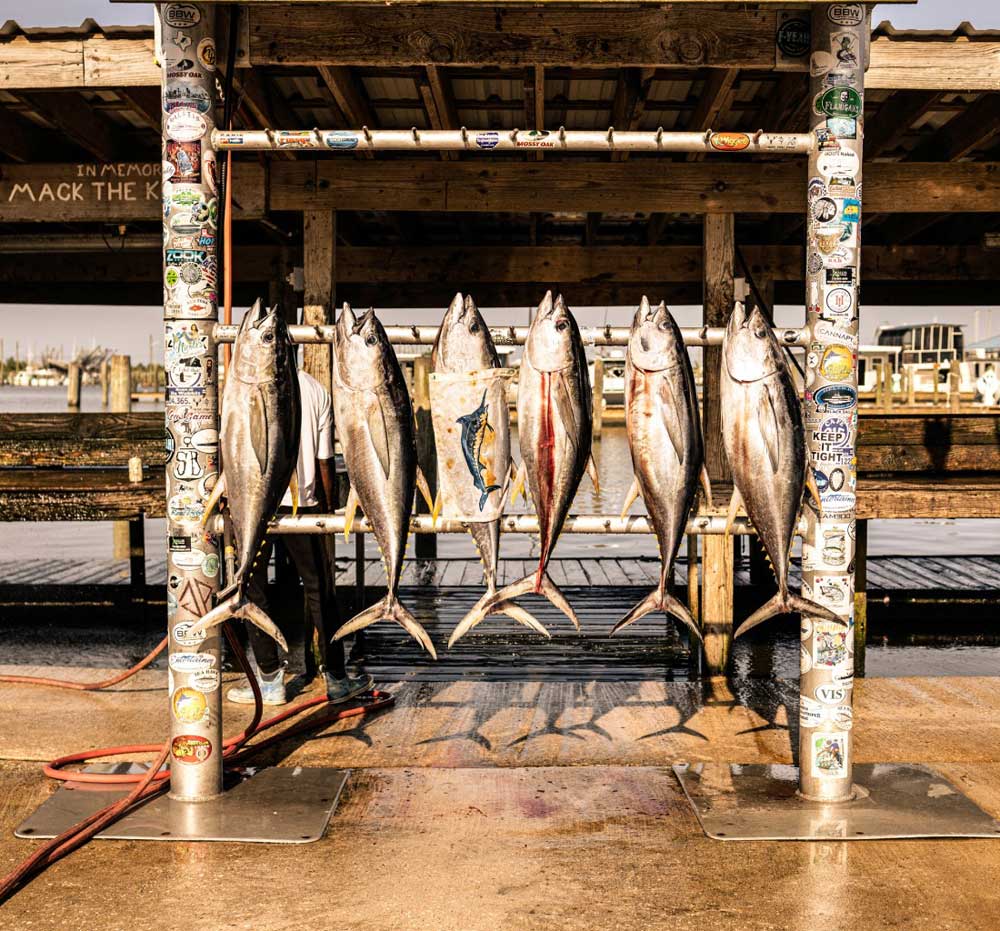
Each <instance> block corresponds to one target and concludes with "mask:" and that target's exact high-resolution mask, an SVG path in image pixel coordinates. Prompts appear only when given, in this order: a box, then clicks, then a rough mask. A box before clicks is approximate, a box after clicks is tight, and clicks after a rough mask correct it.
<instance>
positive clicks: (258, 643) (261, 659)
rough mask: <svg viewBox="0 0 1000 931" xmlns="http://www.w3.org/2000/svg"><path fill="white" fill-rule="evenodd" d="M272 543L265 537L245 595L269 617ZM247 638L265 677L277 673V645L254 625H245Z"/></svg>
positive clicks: (279, 663) (278, 661) (279, 660)
mask: <svg viewBox="0 0 1000 931" xmlns="http://www.w3.org/2000/svg"><path fill="white" fill-rule="evenodd" d="M271 549H272V543H271V541H270V540H268V539H267V538H266V537H265V538H264V545H263V547H261V551H260V555H259V556H258V557H257V562H256V564H255V566H254V569H253V572H252V573H251V575H250V582H249V584H248V585H247V595H248V596H249V597H250V600H251V601H252V602H253V603H254V604H255V605H257V607H258V608H260V609H261V610H263V611H264V612H266V613H267V615H268V616H269V617H270V614H271V610H270V607H269V605H268V603H267V564H268V563H269V562H270V561H271ZM246 630H247V636H248V637H249V639H250V645H251V646H252V647H253V655H254V659H256V660H257V666H258V668H259V669H260V671H261V672H262V673H263V674H264V675H265V676H270V675H272V674H273V673H275V672H277V670H278V668H279V667H280V666H281V659H280V658H279V656H278V644H277V643H275V642H274V640H272V639H271V638H270V637H269V636H268V635H267V634H265V633H264V631H262V630H261V629H260V628H259V627H257V625H256V624H247V625H246Z"/></svg>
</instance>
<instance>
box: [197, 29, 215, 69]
mask: <svg viewBox="0 0 1000 931" xmlns="http://www.w3.org/2000/svg"><path fill="white" fill-rule="evenodd" d="M198 61H200V62H201V64H202V66H203V67H204V69H205V70H206V71H215V39H213V38H212V37H211V36H205V38H204V39H202V40H201V41H200V42H199V43H198Z"/></svg>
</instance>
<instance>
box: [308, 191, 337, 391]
mask: <svg viewBox="0 0 1000 931" xmlns="http://www.w3.org/2000/svg"><path fill="white" fill-rule="evenodd" d="M303 236H304V240H303V257H302V275H303V279H304V285H305V292H304V295H303V301H302V322H303V323H304V324H306V325H307V326H319V325H321V324H326V323H331V322H332V319H333V310H332V309H333V300H334V297H333V288H334V270H335V268H336V265H335V262H336V255H335V243H336V238H337V214H336V213H335V212H334V211H333V210H307V211H306V212H305V215H304V218H303ZM302 368H303V369H305V371H306V372H308V373H309V374H310V375H312V377H313V378H315V379H316V381H318V382H319V383H320V384H321V385H323V386H324V387H325V388H326V389H327V390H328V391H330V390H332V387H333V386H332V382H331V381H330V347H329V346H328V345H326V344H325V343H319V344H312V345H307V346H305V347H303V353H302Z"/></svg>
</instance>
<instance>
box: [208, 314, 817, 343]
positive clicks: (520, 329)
mask: <svg viewBox="0 0 1000 931" xmlns="http://www.w3.org/2000/svg"><path fill="white" fill-rule="evenodd" d="M521 310H522V312H523V308H522V309H521ZM237 329H238V327H236V326H235V325H226V324H216V326H215V339H216V342H219V343H231V342H233V340H235V339H236V331H237ZM288 329H289V332H290V333H291V335H292V340H293V341H294V342H296V343H330V342H333V327H332V326H291V327H289V328H288ZM438 329H439V327H436V326H433V325H431V326H387V327H386V328H385V331H386V334H387V335H388V337H389V341H390V342H391V343H393V344H394V345H396V346H433V345H434V341H435V340H436V339H437V334H438ZM629 332H630V330H629V328H628V327H627V326H604V327H580V336H581V338H582V339H583V343H584V345H585V346H627V345H628V337H629ZM724 332H725V328H724V327H681V333H682V335H683V336H684V345H685V346H719V345H721V344H722V334H723V333H724ZM490 334H491V335H492V337H493V342H494V343H495V344H496V345H497V346H523V345H524V341H525V339H527V337H528V327H526V326H506V327H490ZM774 335H775V336H776V337H777V338H778V342H780V343H781V344H782V345H783V346H805V345H807V342H806V340H807V335H808V334H807V332H806V330H804V329H801V328H797V327H785V328H783V329H775V331H774Z"/></svg>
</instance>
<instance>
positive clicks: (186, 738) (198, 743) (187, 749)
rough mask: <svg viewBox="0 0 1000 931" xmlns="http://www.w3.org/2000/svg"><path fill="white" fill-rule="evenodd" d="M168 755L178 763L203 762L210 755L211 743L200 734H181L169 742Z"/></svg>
mask: <svg viewBox="0 0 1000 931" xmlns="http://www.w3.org/2000/svg"><path fill="white" fill-rule="evenodd" d="M170 755H171V756H172V757H173V758H174V759H175V760H177V762H178V763H204V762H205V761H206V760H207V759H208V758H209V757H210V756H211V755H212V743H211V741H210V740H209V739H208V738H207V737H202V736H201V735H200V734H181V735H179V736H177V737H175V738H174V739H173V741H172V742H171V744H170Z"/></svg>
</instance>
